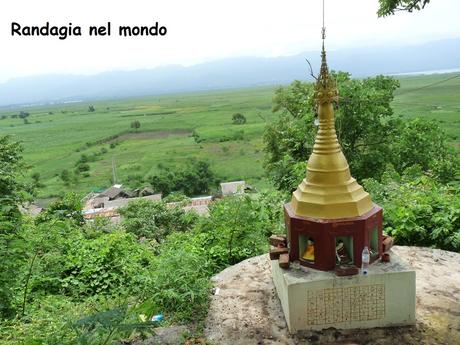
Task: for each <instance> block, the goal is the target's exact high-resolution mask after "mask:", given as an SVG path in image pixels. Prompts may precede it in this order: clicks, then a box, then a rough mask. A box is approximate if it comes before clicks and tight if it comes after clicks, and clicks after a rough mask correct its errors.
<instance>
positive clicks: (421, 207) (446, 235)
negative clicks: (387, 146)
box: [364, 166, 460, 252]
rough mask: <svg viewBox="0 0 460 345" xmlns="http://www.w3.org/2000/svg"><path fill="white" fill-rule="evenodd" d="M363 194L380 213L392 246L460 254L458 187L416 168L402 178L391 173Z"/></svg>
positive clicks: (368, 183)
mask: <svg viewBox="0 0 460 345" xmlns="http://www.w3.org/2000/svg"><path fill="white" fill-rule="evenodd" d="M364 186H365V188H366V190H368V191H369V192H370V194H371V195H372V198H373V200H374V201H375V202H376V203H378V204H380V206H382V207H383V209H384V227H385V231H386V232H387V233H388V234H390V235H392V236H394V237H395V240H396V243H397V244H401V245H416V246H424V247H434V248H440V249H446V250H452V251H456V252H460V187H459V186H458V185H455V184H454V185H442V184H440V183H439V182H438V181H437V180H436V179H435V178H433V177H430V176H428V175H426V174H424V173H423V172H422V169H421V168H420V167H418V166H414V167H411V168H408V169H406V170H405V171H404V173H403V174H402V175H399V174H398V173H396V172H395V171H394V170H393V169H389V170H387V172H385V173H384V174H383V177H382V182H378V181H376V180H374V179H369V180H366V181H365V183H364Z"/></svg>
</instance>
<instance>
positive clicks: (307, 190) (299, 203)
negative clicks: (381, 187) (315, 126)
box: [292, 29, 372, 219]
mask: <svg viewBox="0 0 460 345" xmlns="http://www.w3.org/2000/svg"><path fill="white" fill-rule="evenodd" d="M315 99H316V103H317V106H318V118H319V130H318V133H317V135H316V138H315V144H314V146H313V153H312V154H311V156H310V158H309V159H308V163H307V175H306V177H305V178H304V179H303V181H302V183H301V184H300V185H299V187H298V188H297V190H296V191H295V192H294V193H293V194H292V208H293V210H294V213H295V214H296V215H298V216H304V217H311V218H320V219H338V218H349V217H356V216H361V215H363V214H365V213H367V212H368V211H370V210H371V209H372V201H371V198H370V196H369V194H368V193H366V192H365V191H364V189H363V187H362V186H360V185H359V184H358V182H356V180H355V179H354V178H353V177H352V176H351V174H350V168H349V166H348V162H347V159H346V158H345V156H344V154H343V152H342V148H341V147H340V144H339V141H338V139H337V135H336V132H335V120H334V108H333V102H334V101H335V100H337V88H336V85H335V81H334V80H333V79H332V78H331V76H330V75H329V70H328V67H327V63H326V51H325V49H324V29H323V49H322V52H321V71H320V75H319V77H318V80H317V83H316V87H315Z"/></svg>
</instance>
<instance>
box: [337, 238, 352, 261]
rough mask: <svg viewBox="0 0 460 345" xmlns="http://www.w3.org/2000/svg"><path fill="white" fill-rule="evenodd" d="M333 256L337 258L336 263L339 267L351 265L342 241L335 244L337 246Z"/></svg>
mask: <svg viewBox="0 0 460 345" xmlns="http://www.w3.org/2000/svg"><path fill="white" fill-rule="evenodd" d="M335 256H336V258H337V263H338V264H339V265H343V264H349V263H351V259H350V256H349V255H348V253H347V251H346V249H345V245H344V243H343V241H342V240H339V241H338V242H337V245H336V247H335Z"/></svg>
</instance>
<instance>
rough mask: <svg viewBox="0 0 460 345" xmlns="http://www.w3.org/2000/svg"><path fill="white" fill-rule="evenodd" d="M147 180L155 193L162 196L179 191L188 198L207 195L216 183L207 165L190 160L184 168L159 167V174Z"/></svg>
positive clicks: (199, 161) (203, 162)
mask: <svg viewBox="0 0 460 345" xmlns="http://www.w3.org/2000/svg"><path fill="white" fill-rule="evenodd" d="M148 179H149V181H150V184H151V185H152V187H153V188H154V189H155V191H157V192H161V193H162V194H163V196H166V195H168V194H170V193H171V192H179V191H180V192H183V193H184V194H185V195H188V196H194V195H199V194H205V193H209V189H210V187H211V186H212V185H213V184H214V183H215V182H216V178H215V175H214V172H213V171H212V170H211V167H210V165H209V163H208V162H206V161H202V160H192V161H190V162H189V163H188V164H187V165H186V167H185V168H171V167H163V166H161V167H159V172H158V173H157V174H155V175H152V176H150V177H149V178H148Z"/></svg>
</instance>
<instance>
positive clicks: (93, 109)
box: [88, 104, 96, 113]
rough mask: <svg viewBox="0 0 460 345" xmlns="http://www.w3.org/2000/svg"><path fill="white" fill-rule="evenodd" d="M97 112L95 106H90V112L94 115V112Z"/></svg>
mask: <svg viewBox="0 0 460 345" xmlns="http://www.w3.org/2000/svg"><path fill="white" fill-rule="evenodd" d="M95 111H96V108H94V105H92V104H90V105H89V106H88V112H90V113H93V112H95Z"/></svg>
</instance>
